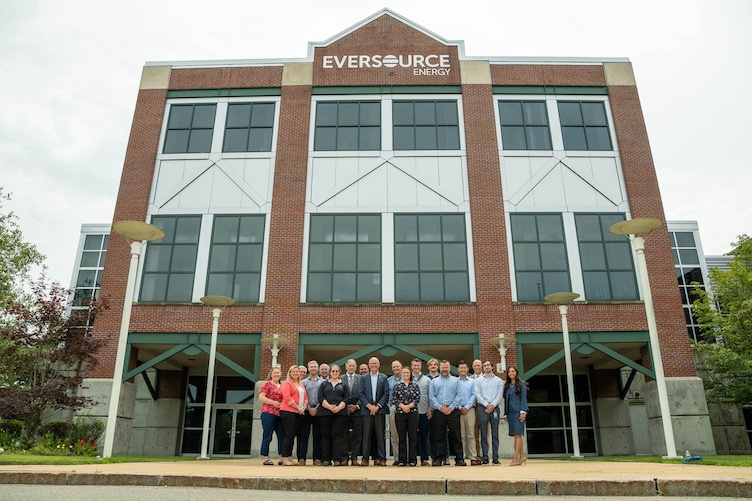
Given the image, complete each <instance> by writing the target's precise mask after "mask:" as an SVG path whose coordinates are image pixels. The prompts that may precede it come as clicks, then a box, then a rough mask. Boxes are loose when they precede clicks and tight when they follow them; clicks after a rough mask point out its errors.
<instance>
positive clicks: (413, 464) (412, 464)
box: [410, 463, 418, 466]
mask: <svg viewBox="0 0 752 501" xmlns="http://www.w3.org/2000/svg"><path fill="white" fill-rule="evenodd" d="M410 466H418V463H410Z"/></svg>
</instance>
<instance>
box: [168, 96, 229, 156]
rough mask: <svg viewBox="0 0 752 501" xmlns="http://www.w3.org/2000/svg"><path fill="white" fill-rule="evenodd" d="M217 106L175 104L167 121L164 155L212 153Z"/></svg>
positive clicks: (171, 107)
mask: <svg viewBox="0 0 752 501" xmlns="http://www.w3.org/2000/svg"><path fill="white" fill-rule="evenodd" d="M216 114H217V105H216V104H173V105H172V106H170V117H169V118H168V119H167V134H166V135H165V143H164V149H163V151H162V152H163V153H208V152H210V151H211V145H212V133H213V132H214V117H215V115H216Z"/></svg>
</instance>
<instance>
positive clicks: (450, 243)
mask: <svg viewBox="0 0 752 501" xmlns="http://www.w3.org/2000/svg"><path fill="white" fill-rule="evenodd" d="M394 244H395V249H394V266H395V299H396V301H398V302H448V301H470V285H469V280H468V279H469V277H468V262H467V260H468V257H467V239H466V236H465V216H464V215H463V214H397V215H395V216H394Z"/></svg>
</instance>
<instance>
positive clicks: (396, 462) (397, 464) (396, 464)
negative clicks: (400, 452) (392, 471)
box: [392, 461, 404, 466]
mask: <svg viewBox="0 0 752 501" xmlns="http://www.w3.org/2000/svg"><path fill="white" fill-rule="evenodd" d="M392 466H404V465H401V464H400V462H399V461H395V462H394V463H392Z"/></svg>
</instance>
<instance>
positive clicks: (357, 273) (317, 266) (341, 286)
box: [307, 214, 381, 303]
mask: <svg viewBox="0 0 752 501" xmlns="http://www.w3.org/2000/svg"><path fill="white" fill-rule="evenodd" d="M309 240H310V244H309V248H308V295H307V301H308V302H312V303H315V302H381V216H380V215H378V214H360V215H354V214H337V215H318V214H317V215H312V216H311V229H310V239H309Z"/></svg>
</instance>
